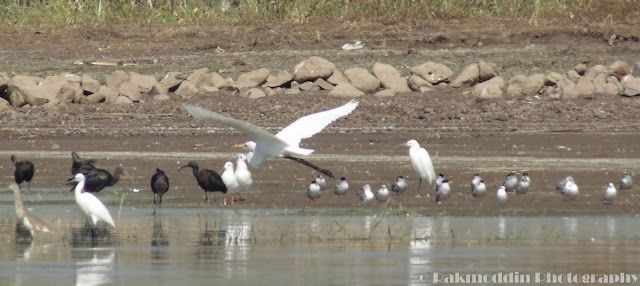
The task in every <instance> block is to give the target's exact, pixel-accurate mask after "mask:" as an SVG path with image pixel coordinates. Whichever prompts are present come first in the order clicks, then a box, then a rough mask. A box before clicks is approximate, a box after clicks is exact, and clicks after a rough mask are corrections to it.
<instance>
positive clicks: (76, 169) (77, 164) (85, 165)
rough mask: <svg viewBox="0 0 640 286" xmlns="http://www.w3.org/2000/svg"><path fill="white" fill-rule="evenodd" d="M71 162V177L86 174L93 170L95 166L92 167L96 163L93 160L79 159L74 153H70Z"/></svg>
mask: <svg viewBox="0 0 640 286" xmlns="http://www.w3.org/2000/svg"><path fill="white" fill-rule="evenodd" d="M71 160H72V162H71V175H74V176H75V174H77V173H86V172H89V171H91V170H93V169H95V166H93V164H95V163H96V161H95V160H93V159H81V158H80V156H79V155H78V153H76V152H71Z"/></svg>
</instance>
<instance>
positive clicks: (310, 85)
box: [300, 81, 320, 91]
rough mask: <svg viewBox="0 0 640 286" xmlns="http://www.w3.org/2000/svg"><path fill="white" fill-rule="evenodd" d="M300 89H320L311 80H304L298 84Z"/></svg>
mask: <svg viewBox="0 0 640 286" xmlns="http://www.w3.org/2000/svg"><path fill="white" fill-rule="evenodd" d="M300 90H302V91H316V90H320V87H319V86H317V85H316V84H315V83H313V82H310V81H305V82H303V83H302V84H301V85H300Z"/></svg>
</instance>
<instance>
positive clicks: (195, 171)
mask: <svg viewBox="0 0 640 286" xmlns="http://www.w3.org/2000/svg"><path fill="white" fill-rule="evenodd" d="M191 170H192V171H193V176H195V177H196V178H198V172H200V168H198V167H191Z"/></svg>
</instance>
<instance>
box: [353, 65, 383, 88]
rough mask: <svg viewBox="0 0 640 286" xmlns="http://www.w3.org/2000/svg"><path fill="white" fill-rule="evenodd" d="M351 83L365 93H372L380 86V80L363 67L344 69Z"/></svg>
mask: <svg viewBox="0 0 640 286" xmlns="http://www.w3.org/2000/svg"><path fill="white" fill-rule="evenodd" d="M344 76H345V77H346V78H347V80H348V81H349V83H350V84H351V85H352V86H354V87H355V88H357V89H358V90H360V91H362V92H364V93H370V92H374V91H376V90H378V88H380V81H379V80H378V79H377V78H376V77H375V76H373V75H372V74H370V73H369V71H367V70H366V69H363V68H350V69H347V70H345V71H344Z"/></svg>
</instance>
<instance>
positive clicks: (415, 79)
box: [407, 75, 433, 90]
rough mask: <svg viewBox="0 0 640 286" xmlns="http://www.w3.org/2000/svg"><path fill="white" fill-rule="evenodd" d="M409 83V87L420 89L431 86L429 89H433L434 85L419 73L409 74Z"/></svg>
mask: <svg viewBox="0 0 640 286" xmlns="http://www.w3.org/2000/svg"><path fill="white" fill-rule="evenodd" d="M407 83H408V84H409V88H411V89H413V90H420V89H421V88H423V87H426V88H429V90H431V89H433V85H432V84H431V83H430V82H428V81H427V80H426V79H424V78H422V77H421V76H418V75H411V76H409V79H408V80H407Z"/></svg>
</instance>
